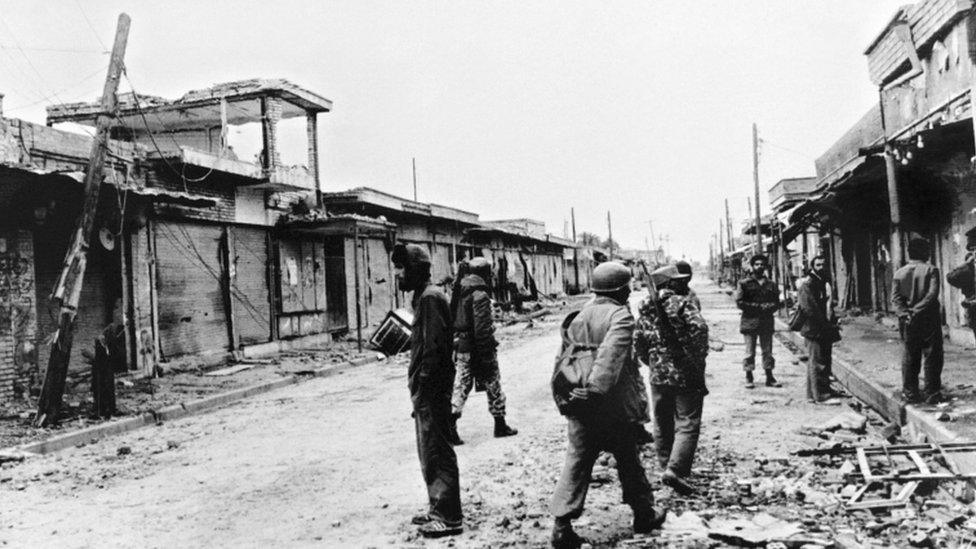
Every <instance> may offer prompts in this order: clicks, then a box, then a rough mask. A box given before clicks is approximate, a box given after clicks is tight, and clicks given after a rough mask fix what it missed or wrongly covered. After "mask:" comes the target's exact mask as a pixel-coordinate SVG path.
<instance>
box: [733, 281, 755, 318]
mask: <svg viewBox="0 0 976 549" xmlns="http://www.w3.org/2000/svg"><path fill="white" fill-rule="evenodd" d="M752 299H753V296H752V292H750V291H748V290H746V288H745V284H744V281H742V280H740V281H739V284H738V286H736V288H735V304H736V305H737V306H738V307H739V309H742V310H743V311H745V312H749V313H757V312H759V311H760V304H759V303H755V302H754V301H752Z"/></svg>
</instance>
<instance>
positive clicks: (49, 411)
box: [34, 13, 130, 427]
mask: <svg viewBox="0 0 976 549" xmlns="http://www.w3.org/2000/svg"><path fill="white" fill-rule="evenodd" d="M129 22H130V21H129V16H128V15H126V14H124V13H123V14H121V15H119V21H118V26H117V27H116V30H115V43H114V44H113V45H112V57H111V58H110V59H109V64H108V74H107V75H106V76H105V87H104V88H103V90H102V101H101V107H100V112H99V113H98V118H97V120H96V122H95V128H96V132H95V137H94V139H92V146H91V153H90V155H89V160H88V169H87V170H86V171H85V200H84V203H83V205H82V208H81V215H80V216H79V218H78V226H77V229H76V230H75V234H74V237H73V238H72V242H71V247H69V248H68V253H67V255H66V256H65V258H64V267H63V270H62V271H61V276H60V277H59V278H58V282H57V283H56V284H55V286H54V291H53V292H52V293H51V299H52V300H53V301H56V302H57V303H58V305H59V306H60V309H61V310H60V312H59V315H58V330H57V332H55V333H56V334H57V338H56V339H55V341H54V343H52V344H51V355H50V358H49V360H48V363H47V372H45V374H44V385H43V387H42V388H41V396H40V399H39V400H38V401H37V417H36V418H34V424H35V425H37V426H39V427H42V426H46V425H50V424H52V423H56V422H57V421H58V414H59V413H60V412H61V405H62V401H63V398H64V385H65V381H66V380H67V377H68V361H69V360H70V358H71V344H72V342H73V340H74V329H75V318H76V316H77V315H78V302H79V301H80V299H81V287H82V283H83V282H84V278H85V266H86V262H87V259H88V242H89V240H90V239H91V238H92V237H93V236H94V234H93V228H94V225H95V210H96V208H97V206H98V191H99V190H100V189H101V185H102V179H104V178H105V174H104V170H103V166H104V165H105V152H106V150H107V149H108V140H109V130H110V129H111V128H110V127H111V125H112V118H113V115H114V113H115V105H116V97H115V93H116V92H117V91H118V89H119V78H120V77H121V75H122V67H123V59H124V58H125V46H126V41H127V40H128V38H129Z"/></svg>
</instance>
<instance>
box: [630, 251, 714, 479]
mask: <svg viewBox="0 0 976 549" xmlns="http://www.w3.org/2000/svg"><path fill="white" fill-rule="evenodd" d="M651 278H652V280H653V281H654V286H655V287H656V288H657V289H658V295H657V296H656V298H655V296H648V297H647V298H645V299H644V300H643V301H642V302H641V304H640V306H639V311H640V317H639V318H638V319H637V330H636V332H635V334H634V349H635V352H636V353H637V358H638V360H640V361H642V362H644V363H646V364H647V365H648V366H649V367H650V370H651V380H650V381H651V402H652V405H651V408H652V410H653V412H654V442H655V446H656V449H657V455H658V461H659V462H660V464H661V467H662V468H663V469H664V470H665V471H664V473H663V474H662V475H661V481H662V482H663V483H664V484H666V485H668V486H670V487H671V488H673V489H674V490H675V491H676V492H678V493H679V494H681V495H689V494H691V493H693V492H694V488H692V486H691V485H690V484H689V483H688V482H687V480H686V479H687V477H688V476H690V475H691V464H692V461H693V460H694V458H695V451H696V450H697V448H698V436H699V433H700V431H701V418H702V403H703V401H704V398H705V395H707V394H708V389H707V388H706V387H705V358H706V357H707V356H708V324H707V323H706V322H705V319H704V318H702V316H701V313H700V312H699V310H698V308H697V307H696V306H695V304H694V303H693V302H692V301H691V299H690V298H689V297H688V296H685V295H681V294H680V293H679V292H676V289H680V288H684V287H687V279H688V275H685V274H682V273H679V272H678V269H677V268H676V267H674V266H671V265H669V266H666V267H661V268H660V269H657V270H656V271H654V272H653V273H651Z"/></svg>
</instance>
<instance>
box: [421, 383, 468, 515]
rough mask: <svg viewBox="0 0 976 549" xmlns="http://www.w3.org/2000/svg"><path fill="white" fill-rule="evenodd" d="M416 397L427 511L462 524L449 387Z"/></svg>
mask: <svg viewBox="0 0 976 549" xmlns="http://www.w3.org/2000/svg"><path fill="white" fill-rule="evenodd" d="M434 393H435V394H431V395H420V396H418V397H416V398H414V399H413V417H414V422H415V424H416V428H417V454H418V456H419V457H420V470H421V472H422V473H423V475H424V482H425V483H426V484H427V497H428V501H429V504H430V508H429V510H428V514H430V515H431V516H432V517H435V518H438V519H441V520H443V521H444V522H447V523H451V524H455V523H460V522H461V519H462V515H461V488H460V480H459V475H458V463H457V455H456V454H455V453H454V447H453V446H451V443H450V442H449V441H448V438H447V437H448V433H449V431H450V428H451V397H450V393H449V392H448V391H447V390H446V388H445V390H442V391H436V392H434Z"/></svg>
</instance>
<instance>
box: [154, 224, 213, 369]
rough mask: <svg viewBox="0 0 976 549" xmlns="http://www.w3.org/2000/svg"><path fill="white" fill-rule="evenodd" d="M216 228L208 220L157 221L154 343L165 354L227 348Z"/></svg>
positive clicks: (173, 354)
mask: <svg viewBox="0 0 976 549" xmlns="http://www.w3.org/2000/svg"><path fill="white" fill-rule="evenodd" d="M221 233H222V231H221V228H220V227H217V226H210V225H192V224H189V223H179V222H172V221H167V222H160V223H158V224H157V227H156V273H157V292H158V295H159V345H160V347H161V351H162V355H163V357H165V358H167V359H168V358H172V357H175V356H180V355H186V354H198V353H207V352H214V351H224V350H227V349H228V348H229V339H230V338H229V336H228V331H227V318H226V314H225V312H224V311H225V309H224V299H223V292H222V291H221V288H220V284H221V282H220V281H221V276H222V267H221V261H220V243H221Z"/></svg>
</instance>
